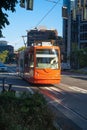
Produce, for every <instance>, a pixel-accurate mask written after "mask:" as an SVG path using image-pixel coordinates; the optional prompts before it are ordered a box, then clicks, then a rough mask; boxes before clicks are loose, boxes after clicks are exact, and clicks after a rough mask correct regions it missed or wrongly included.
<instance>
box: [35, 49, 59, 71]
mask: <svg viewBox="0 0 87 130" xmlns="http://www.w3.org/2000/svg"><path fill="white" fill-rule="evenodd" d="M36 67H37V68H52V69H58V50H56V49H54V48H53V49H37V50H36Z"/></svg>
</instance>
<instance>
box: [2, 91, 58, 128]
mask: <svg viewBox="0 0 87 130" xmlns="http://www.w3.org/2000/svg"><path fill="white" fill-rule="evenodd" d="M53 119H54V117H53V114H52V112H51V110H50V109H48V107H47V102H46V100H45V98H44V97H43V96H42V95H41V94H39V93H35V94H33V95H32V94H29V93H28V94H27V93H23V94H21V95H20V96H19V97H16V96H15V94H14V93H12V92H5V93H2V94H1V95H0V129H1V130H56V129H55V128H54V127H53Z"/></svg>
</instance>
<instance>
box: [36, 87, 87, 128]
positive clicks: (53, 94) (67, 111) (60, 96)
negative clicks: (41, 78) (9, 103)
mask: <svg viewBox="0 0 87 130" xmlns="http://www.w3.org/2000/svg"><path fill="white" fill-rule="evenodd" d="M37 88H38V91H39V92H40V93H42V94H43V95H44V96H45V98H46V99H47V101H48V104H49V105H52V106H53V107H54V108H55V109H56V110H57V111H61V112H63V114H64V115H65V116H66V117H68V118H69V119H70V120H72V121H73V122H74V123H75V124H77V126H78V127H81V128H82V130H86V127H87V125H86V124H87V118H86V117H85V115H82V113H80V112H79V111H78V112H77V111H76V110H75V109H73V108H71V107H70V106H69V104H68V105H67V104H66V103H64V100H65V99H66V98H67V97H68V96H73V94H71V95H70V93H69V92H68V91H64V90H63V89H61V88H59V87H57V86H54V85H51V86H46V85H43V86H41V87H40V86H37ZM82 122H83V124H82ZM79 129H80V128H79ZM73 130H74V129H73ZM76 130H77V129H76Z"/></svg>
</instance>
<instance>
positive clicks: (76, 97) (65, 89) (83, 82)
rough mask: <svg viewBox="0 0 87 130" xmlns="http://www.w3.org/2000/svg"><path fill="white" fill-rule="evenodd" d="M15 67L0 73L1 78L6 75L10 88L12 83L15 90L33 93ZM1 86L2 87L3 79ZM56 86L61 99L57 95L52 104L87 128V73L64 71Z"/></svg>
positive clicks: (0, 82)
mask: <svg viewBox="0 0 87 130" xmlns="http://www.w3.org/2000/svg"><path fill="white" fill-rule="evenodd" d="M14 69H15V67H13V68H12V67H10V68H9V69H8V70H9V72H7V73H0V78H2V77H6V81H5V86H6V87H7V88H8V85H9V83H11V84H12V88H13V89H14V90H17V91H27V92H32V93H33V91H32V89H31V88H30V84H29V83H27V82H26V81H24V80H22V79H21V78H20V77H18V76H17V74H16V73H14ZM0 86H1V87H0V89H1V88H2V80H0ZM55 87H56V88H57V89H58V90H60V91H61V93H59V94H60V95H59V96H60V97H59V99H58V97H57V99H56V100H57V101H55V103H53V104H52V105H54V106H55V108H56V109H57V110H59V111H60V113H62V114H64V115H65V116H66V117H68V119H70V120H72V121H73V122H74V123H75V124H76V125H78V126H79V127H80V128H81V129H82V130H87V75H82V74H74V73H73V74H72V73H68V72H64V73H62V79H61V83H60V84H57V85H55ZM57 96H58V95H57ZM61 117H62V116H61ZM70 130H71V129H70ZM73 130H74V129H73Z"/></svg>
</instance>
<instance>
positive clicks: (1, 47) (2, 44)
mask: <svg viewBox="0 0 87 130" xmlns="http://www.w3.org/2000/svg"><path fill="white" fill-rule="evenodd" d="M5 50H8V51H9V53H14V47H13V46H11V45H7V41H0V52H2V51H5Z"/></svg>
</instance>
